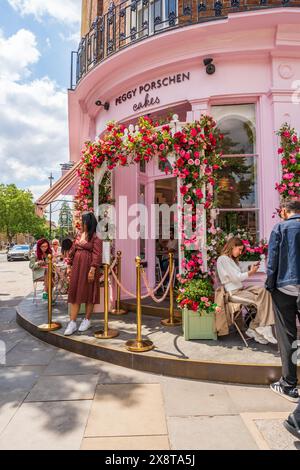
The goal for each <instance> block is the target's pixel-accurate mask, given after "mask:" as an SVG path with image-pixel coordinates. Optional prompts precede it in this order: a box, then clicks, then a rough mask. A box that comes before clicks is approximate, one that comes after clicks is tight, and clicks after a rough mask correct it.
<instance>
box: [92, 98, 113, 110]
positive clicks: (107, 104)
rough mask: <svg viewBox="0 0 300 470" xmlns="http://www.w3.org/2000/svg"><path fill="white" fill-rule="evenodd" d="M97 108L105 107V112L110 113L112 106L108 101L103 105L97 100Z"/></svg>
mask: <svg viewBox="0 0 300 470" xmlns="http://www.w3.org/2000/svg"><path fill="white" fill-rule="evenodd" d="M95 105H96V106H103V108H104V109H105V111H108V110H109V108H110V104H109V103H108V102H107V101H106V102H105V103H102V101H100V100H97V101H96V103H95Z"/></svg>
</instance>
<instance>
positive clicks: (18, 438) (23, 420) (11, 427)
mask: <svg viewBox="0 0 300 470" xmlns="http://www.w3.org/2000/svg"><path fill="white" fill-rule="evenodd" d="M90 406H91V401H88V400H82V401H71V402H70V401H69V402H64V401H62V402H55V404H54V403H23V404H22V406H21V407H20V408H19V409H18V410H17V412H16V414H15V415H14V417H13V418H12V420H11V421H10V423H9V424H8V426H7V427H6V428H5V430H4V431H3V432H2V433H1V434H0V449H6V450H16V449H18V450H45V449H47V450H78V449H80V446H81V442H82V439H83V434H84V429H85V426H86V421H87V417H88V414H89V411H90Z"/></svg>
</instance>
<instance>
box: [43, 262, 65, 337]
mask: <svg viewBox="0 0 300 470" xmlns="http://www.w3.org/2000/svg"><path fill="white" fill-rule="evenodd" d="M60 328H61V323H58V322H53V321H52V255H48V323H46V324H44V325H40V326H39V327H38V329H39V330H41V331H55V330H59V329H60Z"/></svg>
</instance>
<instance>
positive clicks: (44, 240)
mask: <svg viewBox="0 0 300 470" xmlns="http://www.w3.org/2000/svg"><path fill="white" fill-rule="evenodd" d="M44 243H47V245H48V248H47V251H46V253H45V255H52V250H51V247H50V243H49V242H48V240H47V238H41V239H40V240H39V241H38V242H37V244H36V256H37V259H38V260H39V261H42V260H43V256H44V253H43V252H42V250H41V246H42V245H44Z"/></svg>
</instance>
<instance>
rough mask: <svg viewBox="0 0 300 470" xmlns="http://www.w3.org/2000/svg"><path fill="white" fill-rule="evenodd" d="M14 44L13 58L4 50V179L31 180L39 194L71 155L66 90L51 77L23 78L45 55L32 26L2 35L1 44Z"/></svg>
mask: <svg viewBox="0 0 300 470" xmlns="http://www.w3.org/2000/svg"><path fill="white" fill-rule="evenodd" d="M24 38H27V39H28V38H30V41H29V42H30V44H31V47H29V48H28V41H27V42H26V41H24ZM11 44H13V49H11V50H13V51H14V54H15V57H14V60H13V61H12V59H11V57H10V55H8V54H0V71H1V75H0V104H1V112H0V168H1V173H0V181H1V182H3V183H11V182H15V183H16V184H18V183H19V185H21V186H22V187H25V186H27V187H29V186H31V189H32V190H33V192H34V193H35V194H38V195H39V191H38V188H39V189H41V187H43V188H47V186H48V184H49V183H48V181H47V178H48V175H49V171H51V170H53V171H57V170H58V169H59V167H58V165H59V163H62V162H64V161H67V160H68V120H67V94H66V93H65V92H64V91H62V90H61V89H60V88H59V87H58V86H57V84H56V83H55V82H54V81H52V80H50V79H49V78H48V77H44V78H41V79H37V80H31V81H28V79H27V81H26V82H24V78H26V77H28V74H29V69H28V66H29V65H30V64H33V63H35V62H36V61H37V60H38V58H39V56H40V54H39V51H38V49H37V47H36V39H35V36H34V35H33V34H32V33H31V32H30V31H26V30H20V31H19V32H18V33H17V34H15V35H14V36H11V37H9V38H7V39H5V38H4V37H3V35H2V36H1V46H2V48H4V49H5V48H6V47H7V46H11ZM11 47H12V46H11ZM3 71H5V74H4V73H3ZM8 71H9V73H8ZM42 182H45V185H44V186H41V183H42ZM36 183H37V184H36ZM47 183H48V184H47ZM35 187H36V188H37V189H36V190H34V189H33V188H35Z"/></svg>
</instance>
